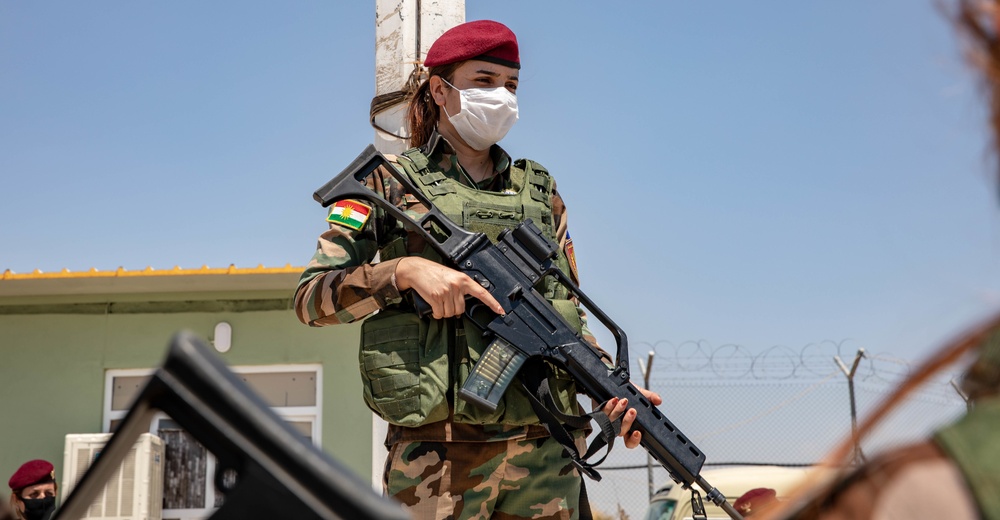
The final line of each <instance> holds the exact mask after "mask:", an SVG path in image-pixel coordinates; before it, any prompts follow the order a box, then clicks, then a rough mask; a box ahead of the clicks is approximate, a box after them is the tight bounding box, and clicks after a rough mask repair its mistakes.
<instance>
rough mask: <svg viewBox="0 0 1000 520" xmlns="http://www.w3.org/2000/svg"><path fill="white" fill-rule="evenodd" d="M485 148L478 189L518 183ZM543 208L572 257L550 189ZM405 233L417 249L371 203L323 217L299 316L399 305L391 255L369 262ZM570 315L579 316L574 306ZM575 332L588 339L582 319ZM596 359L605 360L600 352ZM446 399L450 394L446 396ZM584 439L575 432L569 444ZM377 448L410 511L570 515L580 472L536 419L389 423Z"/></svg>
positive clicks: (387, 480)
mask: <svg viewBox="0 0 1000 520" xmlns="http://www.w3.org/2000/svg"><path fill="white" fill-rule="evenodd" d="M425 150H427V152H426V155H427V156H428V157H429V158H430V160H431V163H432V164H434V165H436V166H437V168H436V169H439V170H440V171H441V172H442V173H443V174H444V175H445V176H447V177H449V178H451V179H455V180H460V182H464V183H466V184H467V183H468V181H467V180H466V178H465V175H464V173H463V172H462V171H461V169H460V166H458V163H457V158H456V156H455V155H454V153H453V151H452V149H451V147H450V145H448V143H447V141H445V140H444V139H443V138H442V137H441V136H440V135H438V134H435V135H433V136H432V137H431V139H430V140H429V143H428V145H427V146H426V147H425ZM490 153H491V157H492V159H493V164H494V165H495V170H496V175H494V176H493V177H492V178H490V179H487V180H486V181H484V182H482V183H480V184H479V185H478V189H480V190H490V191H494V192H501V191H504V190H509V189H512V188H517V187H516V186H511V178H510V165H511V164H512V161H511V159H510V156H509V155H507V154H506V152H504V151H503V150H502V149H501V148H500V147H499V146H496V145H494V146H493V147H492V149H491V151H490ZM390 160H392V158H390ZM369 187H370V188H372V189H373V190H374V191H375V192H377V193H379V194H380V195H382V196H383V197H385V198H386V199H387V200H388V201H389V202H390V203H392V204H395V205H396V206H397V207H399V208H401V209H403V210H404V211H406V212H408V213H409V214H411V215H413V216H418V215H420V214H422V213H424V212H426V208H424V207H423V206H422V205H421V204H419V203H418V202H417V200H416V198H414V197H413V196H411V195H407V194H405V193H403V191H402V187H401V185H400V184H399V183H398V181H396V180H395V179H393V178H392V177H391V176H390V175H389V174H388V173H387V172H384V171H378V172H376V173H375V174H374V175H372V176H371V177H370V178H369ZM551 208H552V225H553V228H554V229H555V234H556V238H557V239H558V243H559V246H560V248H561V249H563V251H564V253H565V254H566V256H567V257H568V258H571V259H572V255H573V254H572V242H571V240H570V239H569V234H568V233H567V230H566V207H565V204H564V203H563V201H562V198H561V197H560V196H559V194H558V193H557V192H556V190H555V189H554V188H553V190H552V192H551ZM404 234H405V236H406V241H405V244H406V254H420V253H422V252H423V250H424V248H425V244H424V240H423V238H422V237H420V236H419V235H416V234H414V233H408V232H406V231H405V230H403V229H402V227H401V226H400V224H398V223H397V222H395V219H393V218H392V217H389V216H387V215H385V213H384V212H383V211H380V210H379V209H378V208H375V209H374V211H373V212H372V214H371V218H370V219H369V221H367V222H366V223H365V225H364V226H363V227H362V228H361V229H360V230H353V229H349V228H347V227H343V226H340V225H336V224H331V226H330V229H329V230H328V231H327V232H325V233H323V234H322V235H321V236H320V238H319V243H318V247H317V251H316V253H315V255H314V256H313V258H312V260H311V261H310V263H309V265H308V267H307V268H306V270H305V272H304V273H303V274H302V277H301V278H300V280H299V286H298V289H297V291H296V294H295V309H296V312H297V314H298V317H299V319H300V320H301V321H302V322H304V323H307V324H309V325H313V326H323V325H331V324H337V323H347V322H351V321H356V320H360V319H363V318H365V317H366V316H368V315H370V314H371V313H373V312H375V311H377V310H381V309H386V308H390V307H394V306H397V305H399V304H401V303H403V295H401V294H400V292H399V290H398V289H397V288H396V286H395V280H394V278H393V276H394V274H393V273H394V272H395V269H396V265H397V263H398V262H399V258H398V257H397V258H393V259H391V260H388V261H384V262H378V263H372V261H373V259H374V258H375V256H376V253H377V252H378V251H379V250H380V248H382V247H383V246H385V245H386V244H388V243H389V242H390V241H392V240H393V239H395V238H397V237H399V236H401V235H404ZM570 265H571V266H573V268H572V269H571V273H569V274H570V276H571V278H572V279H573V281H574V282H577V283H578V281H577V274H576V270H575V264H574V262H572V261H571V262H570ZM404 306H405V305H404ZM579 312H580V315H581V319H582V320H584V322H585V317H584V316H583V311H582V310H581V311H579ZM583 336H584V337H585V338H586V339H588V340H589V341H590V342H591V343H592V344H594V345H596V341H595V340H594V338H593V336H592V335H591V334H590V332H589V330H587V329H586V326H585V325H584V331H583ZM602 356H604V357H606V358H607V359H610V357H609V356H607V354H606V353H603V352H602ZM449 402H452V403H453V402H454V396H452V395H449ZM452 413H454V409H452ZM585 436H586V434H585V432H579V433H577V444H578V445H581V444H582V443H583V442H584V440H585ZM386 446H387V447H389V448H390V454H389V458H388V460H387V464H386V469H385V475H384V476H383V483H384V486H385V491H386V493H387V494H389V495H391V496H394V497H396V498H398V499H399V500H401V501H402V502H403V503H404V504H406V505H407V506H408V507H409V508H410V509H411V510H412V511H414V512H415V513H416V514H417V515H418V517H419V518H490V517H492V518H511V519H513V518H576V515H577V514H578V505H579V494H580V484H581V478H580V474H579V473H578V471H577V470H576V468H575V466H573V464H572V463H571V461H570V459H569V457H568V456H567V455H566V454H565V452H564V450H563V448H562V446H561V445H560V444H559V443H558V442H556V441H554V440H552V439H551V438H550V437H549V436H548V432H547V430H546V429H545V428H544V427H542V426H541V425H540V424H528V425H524V426H516V425H507V424H485V425H479V424H465V423H460V422H455V421H453V420H452V418H449V419H448V420H443V421H437V422H432V423H429V424H422V425H419V426H416V427H402V426H398V425H394V424H390V425H389V434H388V437H387V439H386Z"/></svg>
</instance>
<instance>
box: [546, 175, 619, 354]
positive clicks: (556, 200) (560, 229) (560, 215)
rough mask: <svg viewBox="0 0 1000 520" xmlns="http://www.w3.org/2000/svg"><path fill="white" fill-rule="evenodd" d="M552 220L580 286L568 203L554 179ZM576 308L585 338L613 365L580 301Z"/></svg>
mask: <svg viewBox="0 0 1000 520" xmlns="http://www.w3.org/2000/svg"><path fill="white" fill-rule="evenodd" d="M552 221H553V223H554V224H555V226H556V239H557V240H558V242H559V249H562V252H563V254H564V255H566V259H567V260H568V261H569V265H570V271H571V272H570V273H568V274H569V276H570V279H572V280H573V283H575V284H576V285H577V286H579V285H580V277H579V272H578V271H577V268H576V252H575V251H574V248H573V239H572V238H571V237H570V234H569V226H568V225H567V218H566V203H565V202H564V201H563V198H562V196H560V195H559V190H558V189H556V186H555V180H554V179H553V181H552ZM574 300H575V298H574ZM576 309H577V312H579V313H580V321H581V322H582V323H583V331H582V335H583V339H585V340H587V341H588V342H590V344H591V345H593V346H594V349H596V350H597V351H598V352H599V353H600V354H601V359H603V360H604V362H605V363H607V364H608V366H613V365H614V359H613V358H612V357H611V355H610V354H608V353H607V351H605V350H604V349H602V348H601V346H600V345H598V344H597V338H596V337H595V336H594V334H593V332H591V331H590V328H589V327H588V326H587V312H586V311H585V310H584V308H583V307H582V306H581V305H580V302H579V301H577V302H576Z"/></svg>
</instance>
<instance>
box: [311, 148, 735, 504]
mask: <svg viewBox="0 0 1000 520" xmlns="http://www.w3.org/2000/svg"><path fill="white" fill-rule="evenodd" d="M380 166H384V167H385V171H386V172H387V173H389V174H390V175H392V176H393V177H394V178H395V179H396V180H397V181H399V182H400V183H401V184H402V185H403V187H404V188H405V190H406V192H407V193H409V194H411V195H413V196H414V197H416V198H417V200H419V201H420V202H421V203H422V204H423V205H424V206H426V208H427V210H428V212H427V213H426V214H424V215H423V216H422V217H420V219H419V220H414V219H413V218H411V217H410V216H408V215H407V214H406V213H404V212H403V211H401V210H400V209H399V208H398V207H396V206H394V205H393V204H391V203H390V202H389V201H387V200H386V199H384V198H383V197H382V196H381V195H379V194H378V193H376V192H374V191H373V190H371V189H370V188H368V187H367V185H366V180H368V177H369V176H370V175H372V174H373V173H374V172H375V171H376V170H377V169H378V168H379V167H380ZM313 198H314V199H316V201H317V202H319V203H320V204H322V205H323V206H329V205H331V204H333V203H334V202H337V201H340V200H346V199H356V200H358V199H360V200H367V201H369V202H371V203H373V204H375V205H377V206H378V207H380V208H381V209H382V210H384V211H385V212H387V213H388V214H389V215H391V216H393V217H394V218H395V219H396V220H398V221H399V222H401V223H403V225H404V226H406V227H407V228H408V229H410V230H412V231H414V232H416V233H419V234H421V235H422V236H423V237H424V239H425V240H426V241H427V243H429V244H431V245H432V246H433V247H434V248H435V249H436V250H437V251H438V252H439V253H440V254H441V256H442V257H443V258H446V259H448V260H450V262H451V263H452V264H453V266H454V267H455V268H456V269H458V270H460V271H462V272H464V273H465V274H467V275H469V276H470V277H471V278H472V279H473V280H475V281H477V282H478V283H480V284H481V285H482V286H483V287H485V288H486V289H487V290H488V291H489V292H490V294H491V295H492V296H493V297H494V298H496V300H497V301H498V302H500V305H502V306H503V308H504V311H505V312H506V314H505V315H504V316H497V315H495V314H492V313H488V314H489V316H490V318H489V321H488V322H484V320H483V319H482V317H481V315H482V312H481V311H482V309H483V308H485V306H482V305H479V306H477V305H470V306H469V307H468V309H469V310H468V311H467V314H468V315H469V317H470V318H471V319H473V320H474V321H475V322H476V323H479V324H480V325H481V326H482V327H483V328H484V329H487V330H489V331H490V332H492V333H493V334H495V335H496V337H498V338H501V339H502V340H504V341H503V342H500V344H501V345H502V347H503V348H506V347H511V346H512V347H513V348H515V349H517V350H519V351H520V354H521V355H522V357H533V356H539V357H542V358H544V359H547V360H549V361H553V362H555V363H557V364H558V365H561V366H562V367H564V368H565V369H566V371H567V372H569V373H570V375H571V376H573V378H574V379H575V380H576V383H577V386H578V387H579V388H580V389H581V390H582V391H583V393H585V394H587V395H588V396H590V397H591V398H592V399H594V400H596V401H597V402H604V401H607V400H608V399H611V398H613V397H617V398H619V399H628V401H629V404H630V406H632V407H633V408H635V410H636V412H637V415H636V420H635V423H634V424H635V426H634V429H635V430H638V431H639V432H641V433H642V446H643V447H644V448H645V449H646V450H647V451H649V453H650V454H652V456H653V457H654V458H655V459H656V460H657V461H659V463H660V464H661V465H663V467H664V468H666V470H667V471H668V472H669V473H670V475H671V477H672V478H673V479H674V480H676V481H677V482H678V483H680V484H681V485H682V486H684V487H685V488H687V487H690V486H691V485H693V484H697V485H698V486H699V487H700V488H701V489H702V490H704V492H705V494H706V497H707V498H708V499H709V500H711V501H712V502H713V503H715V504H716V505H718V506H720V507H722V508H723V509H724V510H725V511H726V513H727V514H729V516H730V517H732V518H734V519H741V518H742V517H741V516H740V515H739V513H737V512H736V510H735V509H733V508H732V506H731V505H730V504H729V503H728V502H726V498H725V496H724V495H723V494H722V493H721V492H719V490H718V489H715V488H713V487H712V486H711V485H709V484H708V482H706V481H705V479H704V478H702V477H701V475H700V473H701V468H702V466H703V465H704V463H705V455H704V454H703V453H702V452H701V451H700V450H699V449H698V448H697V447H695V445H694V443H692V442H691V441H690V440H689V439H688V438H687V437H685V436H684V434H683V433H681V431H680V430H679V429H678V428H677V427H676V426H674V425H673V423H671V422H670V420H669V419H667V418H666V416H664V415H663V414H662V413H661V412H660V411H659V410H658V409H657V408H656V407H655V406H653V405H652V403H650V402H649V401H648V400H647V399H646V398H645V397H644V396H643V395H642V394H641V393H640V392H639V390H638V389H637V388H636V387H635V385H633V384H632V383H631V382H630V381H629V369H628V346H627V340H626V337H625V333H624V332H623V331H622V330H621V329H620V328H619V327H618V326H617V325H616V324H615V323H614V322H613V321H611V319H610V318H609V317H608V316H607V315H605V314H604V313H603V312H602V311H601V310H600V309H599V308H598V307H597V306H596V305H594V303H593V302H592V301H591V300H590V299H589V298H587V296H586V295H585V294H583V292H582V291H580V289H579V288H578V287H576V285H574V284H573V283H572V281H570V280H569V279H568V278H567V277H566V275H565V274H564V273H562V272H561V271H560V270H559V269H557V268H555V267H554V266H553V264H552V258H553V257H554V256H555V251H556V248H557V246H556V245H555V244H553V243H552V242H551V240H549V239H548V238H547V237H545V236H544V234H542V232H541V231H540V230H539V229H538V228H537V227H536V226H535V225H534V224H533V223H532V222H531V221H530V220H526V221H525V222H523V223H522V224H521V225H520V226H518V227H517V228H515V229H513V230H511V231H510V232H504V233H501V234H500V236H499V237H498V239H497V243H496V244H493V243H492V242H490V240H489V239H488V238H487V237H486V236H485V235H484V234H482V233H472V232H469V231H467V230H465V229H463V228H462V227H460V226H458V225H456V224H455V223H454V222H452V221H451V220H449V219H448V218H447V217H446V216H445V215H444V214H443V213H442V212H441V211H440V210H438V209H437V208H435V207H434V206H433V205H432V204H431V203H430V202H429V201H428V200H427V198H426V197H425V196H424V194H423V193H422V192H420V190H419V189H417V188H416V187H415V186H414V185H413V183H412V182H411V181H410V179H409V178H408V177H407V176H406V175H405V174H402V173H400V172H399V171H398V170H396V168H395V167H394V166H393V165H392V164H390V163H389V162H388V161H387V160H386V158H385V157H384V156H383V155H382V154H380V153H379V152H378V151H377V150H375V148H374V147H373V146H371V145H369V146H368V147H367V148H366V149H365V150H364V151H363V152H362V153H361V155H359V156H358V158H357V159H355V160H354V162H352V163H351V164H350V166H348V167H347V168H346V169H345V170H344V171H343V172H341V173H340V174H339V175H337V176H336V177H335V178H333V179H332V180H331V181H330V182H328V183H326V184H325V185H323V187H321V188H320V189H319V190H317V191H316V193H314V194H313ZM432 225H434V226H436V227H437V228H438V229H439V230H443V233H435V234H433V235H432V234H431V233H429V232H428V231H427V229H429V228H430V227H431V226H432ZM438 235H444V237H443V238H441V237H439V236H438ZM436 237H437V238H436ZM545 275H553V276H556V277H557V278H558V279H559V280H560V282H561V283H562V284H563V285H565V286H566V287H567V288H568V289H569V290H570V291H571V292H572V293H573V294H574V295H576V296H577V298H578V299H579V300H580V302H581V303H582V304H583V305H584V307H586V309H587V311H588V312H589V313H590V315H591V316H594V317H596V318H597V319H598V320H600V321H601V323H602V324H603V325H604V326H605V327H607V328H608V330H610V331H611V333H612V334H613V335H614V337H615V340H616V342H617V353H616V361H615V366H614V367H613V368H608V367H607V366H606V365H605V363H604V361H602V360H601V358H600V356H599V354H598V353H597V351H596V350H595V349H594V348H593V347H592V346H591V345H590V344H589V343H588V342H587V341H586V340H584V339H583V338H582V337H580V336H579V335H578V334H577V333H576V332H575V331H574V330H573V329H572V328H571V327H570V325H569V324H567V323H566V321H565V320H563V318H562V317H561V316H560V315H559V314H558V312H556V311H555V309H553V308H552V306H551V304H549V302H548V301H547V300H546V299H545V298H544V297H543V296H542V295H541V294H539V293H538V292H537V291H536V290H535V289H534V288H533V287H534V286H535V285H536V283H537V282H538V281H539V280H540V279H541V278H542V277H543V276H545ZM495 344H496V342H495ZM484 357H485V356H484ZM477 368H478V365H477V367H476V368H474V372H476V369H477ZM477 402H478V401H477Z"/></svg>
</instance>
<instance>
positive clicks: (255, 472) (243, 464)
mask: <svg viewBox="0 0 1000 520" xmlns="http://www.w3.org/2000/svg"><path fill="white" fill-rule="evenodd" d="M157 412H165V413H166V414H167V415H169V416H170V417H171V418H172V419H173V420H174V421H176V422H177V423H178V424H179V425H180V426H181V427H182V428H184V430H185V431H186V432H187V433H189V434H190V435H191V436H193V437H194V438H195V440H197V441H198V442H199V443H200V444H201V445H202V446H204V447H205V448H207V449H208V451H210V452H211V453H212V455H214V456H215V458H216V471H215V478H214V480H215V486H216V489H217V490H219V491H222V492H224V494H225V500H224V502H223V505H222V506H221V507H220V508H219V509H217V510H216V511H214V512H213V513H212V515H211V517H210V518H211V519H212V520H257V519H271V518H295V519H309V520H338V519H345V520H355V519H369V520H389V519H392V520H404V519H406V518H410V515H409V513H408V512H407V511H405V510H404V509H403V507H402V506H401V505H400V504H399V503H398V502H396V501H394V500H392V499H389V498H386V497H383V496H381V495H379V494H377V493H375V491H374V490H372V488H371V486H370V485H369V484H368V483H367V482H365V481H363V480H361V479H360V478H359V477H357V476H356V475H355V474H354V473H353V472H352V471H350V470H349V469H347V468H346V467H345V466H344V465H342V464H341V463H340V462H338V461H336V460H334V459H333V458H332V457H330V455H327V454H326V452H324V451H322V450H320V449H319V448H317V447H316V446H314V445H313V443H312V442H310V441H309V440H307V439H306V438H305V437H303V436H302V434H300V433H299V432H298V431H296V430H295V429H294V428H292V426H291V425H290V424H289V423H287V422H285V421H284V420H283V419H281V418H280V417H278V415H277V414H276V413H275V412H274V411H273V410H272V409H271V407H270V406H269V405H268V404H267V403H266V402H265V401H264V400H263V399H262V398H261V397H260V396H259V395H257V394H256V393H255V392H254V391H253V390H251V389H250V387H249V386H248V385H247V384H246V383H245V382H243V381H242V380H240V378H239V377H237V376H236V375H235V374H233V373H232V372H231V371H230V370H229V369H228V367H227V366H226V365H225V363H223V361H222V360H221V359H219V358H217V357H216V356H215V355H213V354H212V352H211V347H209V346H208V345H207V344H206V343H205V342H203V341H201V340H200V339H199V338H197V337H196V336H194V335H193V334H191V333H190V332H183V331H182V332H180V333H178V334H176V335H175V336H174V337H173V339H172V340H171V342H170V348H169V350H168V352H167V357H166V359H165V360H164V362H163V366H162V367H160V369H159V370H157V371H156V372H155V373H154V374H153V375H152V377H150V379H149V382H148V383H147V384H146V386H145V387H144V388H143V390H142V391H141V392H140V393H139V395H138V396H137V397H136V399H135V401H134V402H133V403H132V406H130V407H129V411H128V414H126V416H125V419H123V420H122V422H121V424H119V426H118V429H117V431H115V434H114V435H113V436H112V437H111V439H110V440H109V441H108V443H107V445H105V447H104V450H103V451H102V452H101V456H100V457H97V459H96V460H94V461H93V464H91V466H90V468H88V469H87V472H86V473H85V474H84V475H83V478H82V479H81V480H80V482H79V483H77V484H76V486H75V487H74V488H73V491H72V493H70V495H69V497H68V498H67V499H66V501H65V503H64V504H63V505H62V507H61V508H60V509H59V510H57V511H56V516H55V520H75V519H77V518H83V517H85V516H88V515H87V512H88V510H89V509H90V507H91V504H93V503H94V500H95V498H97V497H99V496H100V493H101V492H102V490H103V489H104V486H105V484H107V482H108V480H109V478H110V477H111V476H112V475H117V474H118V471H119V469H118V468H119V465H120V464H121V463H122V461H123V460H124V459H125V457H126V456H127V455H128V453H129V450H130V449H132V446H133V445H134V444H135V440H136V439H137V438H138V437H139V434H141V433H144V432H148V431H149V422H150V421H151V420H152V419H153V417H154V416H155V415H156V413H157ZM64 484H65V483H64ZM2 516H3V515H2V512H0V517H2Z"/></svg>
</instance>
